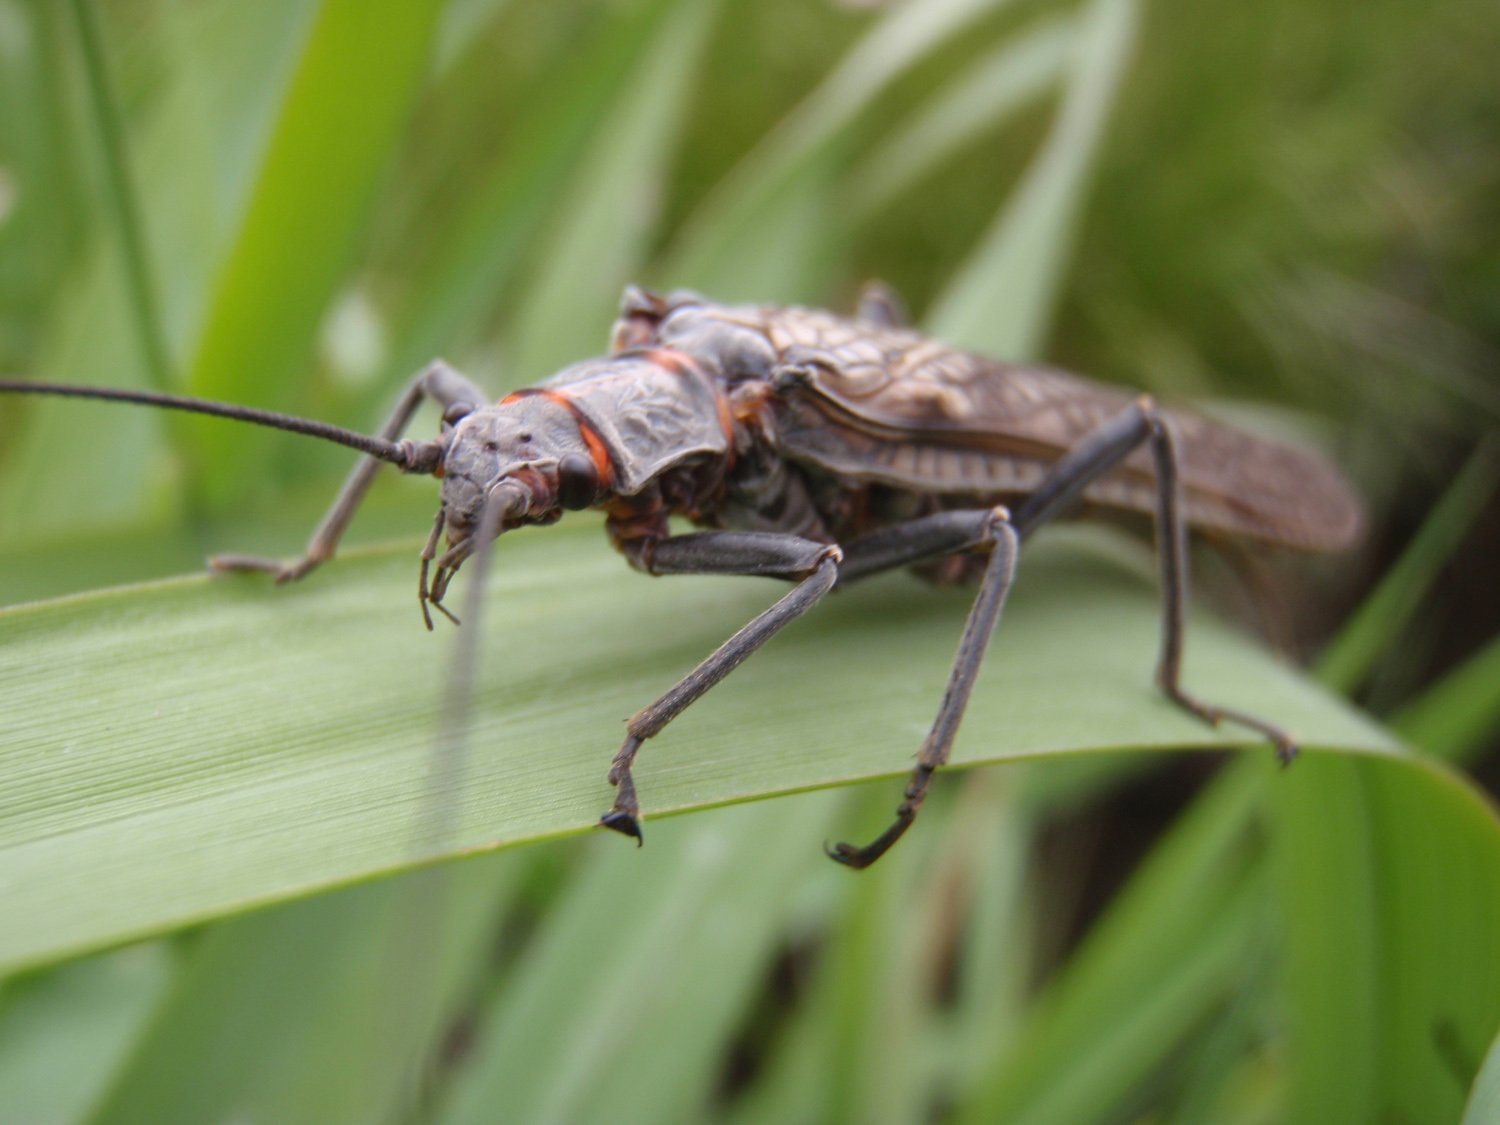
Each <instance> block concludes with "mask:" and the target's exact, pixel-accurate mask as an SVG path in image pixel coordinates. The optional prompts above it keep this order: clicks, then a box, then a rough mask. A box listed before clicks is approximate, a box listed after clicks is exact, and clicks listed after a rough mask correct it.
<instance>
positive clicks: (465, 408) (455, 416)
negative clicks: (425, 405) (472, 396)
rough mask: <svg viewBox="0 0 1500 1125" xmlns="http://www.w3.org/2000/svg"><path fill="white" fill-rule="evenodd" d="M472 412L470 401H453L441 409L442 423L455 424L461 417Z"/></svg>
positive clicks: (472, 407)
mask: <svg viewBox="0 0 1500 1125" xmlns="http://www.w3.org/2000/svg"><path fill="white" fill-rule="evenodd" d="M473 413H474V404H473V403H472V402H455V403H453V404H452V405H450V406H449V407H448V409H447V410H445V411H443V425H445V426H456V425H458V424H459V422H461V421H462V420H463V419H465V418H467V417H468V416H469V415H470V414H473Z"/></svg>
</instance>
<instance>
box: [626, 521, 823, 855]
mask: <svg viewBox="0 0 1500 1125" xmlns="http://www.w3.org/2000/svg"><path fill="white" fill-rule="evenodd" d="M623 546H624V547H625V550H626V552H627V554H628V555H629V557H630V559H631V562H632V563H634V564H635V565H636V566H638V567H639V568H640V569H642V570H645V571H647V572H648V573H650V574H734V575H761V576H764V577H769V578H788V579H796V580H798V582H797V585H796V586H795V587H794V588H793V589H792V591H791V592H790V593H788V594H787V595H786V596H785V597H783V598H782V599H781V600H780V601H778V602H777V603H776V604H775V605H773V606H771V608H770V609H768V610H766V611H765V612H764V613H762V614H761V615H760V616H759V617H757V618H755V620H753V621H751V622H750V623H749V624H748V625H746V626H745V627H744V628H743V629H741V630H740V631H739V632H738V633H736V634H735V635H734V636H732V637H730V638H729V639H728V640H727V641H725V642H724V643H723V644H722V645H720V646H719V647H718V649H717V650H715V652H714V653H713V654H712V655H711V656H709V657H708V659H706V660H704V661H703V663H701V664H699V665H698V667H696V668H694V669H693V670H692V671H691V672H689V673H688V674H687V675H686V676H684V677H683V678H682V679H681V680H679V681H678V682H677V684H676V686H675V687H673V688H672V689H671V690H670V691H668V692H667V693H666V694H665V695H663V696H662V697H661V698H660V699H658V700H657V701H656V702H655V703H653V704H651V705H650V706H649V707H646V708H644V709H642V710H641V711H638V712H637V713H636V714H635V716H634V717H633V718H631V720H630V722H629V723H628V724H627V725H626V728H625V729H626V731H627V732H628V733H627V734H626V737H625V743H624V745H623V746H621V747H620V752H619V753H618V754H616V755H615V757H614V761H613V762H612V763H611V765H610V769H609V782H610V784H611V785H613V786H614V787H615V802H614V806H613V807H612V808H611V809H610V810H609V812H607V813H605V814H604V816H603V817H601V818H600V820H599V823H600V825H602V826H603V827H605V828H613V829H614V830H615V831H616V832H622V833H624V834H625V835H627V836H634V837H635V838H636V840H637V841H639V840H640V839H641V821H640V812H641V808H640V802H639V800H638V799H637V796H636V790H635V779H634V778H633V777H632V776H631V766H632V765H633V764H634V763H635V756H636V753H637V752H638V751H639V750H640V748H641V743H642V742H644V741H645V740H646V739H648V738H651V737H653V736H654V735H656V734H659V733H660V732H661V730H662V728H663V727H665V726H666V725H667V724H668V723H670V722H671V721H672V720H673V719H675V718H676V717H677V716H678V715H680V714H682V712H683V711H684V710H686V709H687V708H688V707H689V706H690V705H691V704H692V703H693V702H695V701H696V700H697V699H698V698H699V697H700V696H701V695H703V693H704V692H706V691H708V689H709V688H711V687H713V686H714V685H715V684H717V683H718V682H719V681H720V680H722V679H723V678H724V677H725V676H727V675H729V673H730V672H732V671H734V669H735V668H737V667H738V666H739V665H740V664H742V663H743V662H744V661H745V660H746V659H747V658H748V657H749V656H750V655H751V654H752V653H753V652H755V650H756V649H758V648H760V646H761V645H763V644H765V643H766V642H767V641H768V640H770V639H771V638H772V637H773V636H775V635H776V634H777V633H778V632H780V631H781V629H782V628H783V627H784V626H786V625H788V624H789V623H791V622H792V621H793V620H795V619H796V618H798V617H800V616H802V614H804V613H806V612H807V611H808V610H809V609H811V608H812V607H813V606H814V605H816V604H817V602H818V600H819V599H820V598H822V596H823V595H824V594H826V593H828V591H829V590H830V589H831V588H832V587H833V584H834V581H835V580H836V579H837V578H838V566H839V560H840V559H841V558H842V557H843V555H842V552H841V551H840V550H839V549H838V548H837V547H835V546H831V545H829V544H826V543H815V542H813V541H812V540H810V539H802V538H799V537H797V536H795V535H775V534H771V533H766V532H750V531H704V532H697V533H695V534H692V535H677V536H673V537H671V538H669V539H657V540H650V539H637V540H632V541H628V542H626V543H625V544H623Z"/></svg>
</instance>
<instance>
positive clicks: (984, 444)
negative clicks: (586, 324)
mask: <svg viewBox="0 0 1500 1125" xmlns="http://www.w3.org/2000/svg"><path fill="white" fill-rule="evenodd" d="M615 348H616V354H617V355H620V356H622V357H629V358H631V359H637V360H646V361H647V362H655V363H658V364H663V365H665V366H666V368H667V369H671V370H674V371H675V370H677V369H681V368H684V367H690V368H692V369H693V370H694V371H695V372H696V373H697V374H698V376H699V377H698V378H692V377H691V376H688V377H687V378H686V381H687V382H688V383H690V384H693V385H695V386H701V384H702V383H703V381H704V380H703V379H702V376H703V375H707V376H708V377H709V379H710V380H711V381H712V382H713V383H714V384H717V386H718V388H719V390H720V393H721V394H722V395H724V396H725V397H726V398H727V399H728V402H729V404H730V411H731V413H732V414H733V416H734V418H735V421H736V423H737V429H736V430H735V432H734V440H733V448H732V449H728V450H725V453H726V455H727V456H730V457H734V458H735V459H736V461H737V471H736V470H735V469H728V468H727V467H726V466H724V465H720V464H711V465H707V466H705V467H704V470H705V472H706V475H709V476H724V477H725V478H726V479H727V486H726V488H725V489H724V491H723V493H722V495H721V496H720V497H719V500H718V504H717V505H716V506H714V507H711V508H706V507H705V505H704V504H703V503H702V499H701V493H702V492H703V491H704V490H703V489H702V488H699V489H697V490H695V491H697V492H698V493H699V497H698V498H697V502H696V503H693V504H690V505H685V506H683V507H681V508H679V509H678V514H684V515H688V516H689V517H691V518H693V519H695V520H697V521H699V522H701V523H703V524H705V525H707V526H714V527H727V528H739V529H744V530H763V531H781V532H789V533H791V534H796V535H803V536H809V537H812V538H817V539H821V540H824V541H827V542H843V541H845V540H846V539H847V538H848V537H850V536H853V535H859V534H862V533H864V532H866V531H869V530H872V529H873V528H875V527H878V526H881V525H882V524H886V523H891V522H895V521H897V520H900V519H909V518H911V517H913V516H917V515H922V514H926V513H928V512H931V511H936V510H940V509H942V508H961V507H962V508H974V507H990V506H993V505H996V504H1011V503H1014V502H1015V501H1016V499H1017V498H1019V497H1023V496H1025V495H1026V494H1027V493H1029V492H1030V491H1031V490H1033V489H1034V488H1036V487H1037V485H1038V484H1039V483H1040V482H1041V481H1042V479H1043V478H1044V477H1045V476H1046V474H1047V472H1048V470H1049V469H1050V468H1051V467H1052V466H1053V465H1054V464H1055V463H1056V462H1057V461H1058V460H1060V459H1061V458H1062V457H1063V455H1064V454H1066V453H1067V452H1068V450H1070V449H1071V448H1073V447H1074V446H1075V445H1076V444H1077V443H1078V442H1079V441H1080V440H1081V439H1082V438H1084V437H1085V436H1086V435H1088V434H1089V433H1090V432H1092V431H1093V430H1095V429H1097V428H1098V427H1099V426H1101V425H1103V424H1104V423H1106V422H1107V421H1109V420H1110V419H1111V418H1114V417H1116V416H1118V415H1120V414H1121V413H1122V412H1124V411H1126V410H1128V409H1129V407H1130V406H1131V404H1132V402H1133V401H1134V399H1135V397H1136V396H1132V395H1130V394H1129V393H1128V392H1124V391H1121V390H1117V389H1114V388H1111V387H1107V386H1105V385H1103V384H1099V383H1095V382H1092V381H1090V380H1086V379H1081V378H1079V377H1077V376H1074V375H1069V374H1066V373H1064V372H1060V371H1054V370H1049V369H1045V368H1038V367H1022V366H1017V365H1013V364H1007V363H1002V362H1000V361H998V360H993V359H988V358H986V357H983V356H977V355H973V354H971V353H968V352H962V351H958V350H956V349H953V348H949V347H947V346H945V345H943V344H940V343H938V342H937V341H934V340H932V339H930V338H928V337H925V336H923V335H921V334H920V333H917V332H915V331H912V330H910V329H906V328H900V327H895V326H891V325H887V324H882V323H878V322H875V321H872V320H860V319H850V318H844V317H839V316H835V315H833V314H831V313H827V312H823V311H820V310H811V309H801V308H759V307H743V306H723V305H716V304H713V303H710V302H707V301H704V300H703V299H702V298H700V297H698V296H696V295H695V294H691V293H675V294H672V295H671V296H669V297H665V298H663V297H658V296H655V295H653V294H649V293H646V292H643V291H641V290H636V289H632V290H630V291H628V292H627V295H626V302H625V308H624V315H623V316H622V318H621V320H620V321H619V323H618V324H617V325H616V329H615ZM684 360H687V361H690V362H687V363H684ZM596 362H597V361H596ZM596 370H597V368H596ZM595 378H596V379H598V376H596V377H595ZM579 383H580V380H579V378H578V376H577V375H576V374H570V373H566V372H565V373H564V374H563V375H562V376H558V377H556V378H554V379H552V380H549V381H548V382H547V383H546V384H544V386H545V387H555V388H558V389H559V390H564V391H566V389H567V387H569V386H570V385H571V386H578V385H579ZM658 393H659V395H660V399H659V403H660V404H661V405H658V406H657V407H656V409H654V410H652V409H646V410H640V409H639V407H638V408H637V410H636V411H635V413H638V414H640V415H642V416H647V417H650V416H653V415H654V416H655V417H653V421H654V420H656V418H657V417H660V418H666V417H667V416H668V415H670V414H671V410H670V409H668V408H667V406H666V404H670V405H671V406H672V407H677V406H680V405H681V404H682V402H683V396H681V395H680V394H678V393H677V392H676V390H675V389H674V387H673V386H672V385H670V380H664V381H661V385H660V386H659V387H658ZM599 397H603V396H599ZM699 409H700V414H699V416H698V417H697V418H696V419H695V422H696V427H693V426H686V425H683V424H682V422H681V421H680V420H677V419H675V418H673V419H672V420H671V422H670V424H668V425H666V426H665V427H664V429H662V430H658V431H654V432H657V433H660V434H662V435H663V436H664V437H665V438H666V440H667V442H675V441H676V440H677V437H678V435H679V434H683V433H686V432H687V431H689V430H694V431H695V432H694V434H693V436H694V440H695V441H696V442H697V451H698V452H703V453H707V452H711V451H712V452H716V451H715V450H712V449H711V447H712V446H713V444H714V441H713V438H714V437H716V432H715V431H716V429H717V427H716V424H715V410H714V409H713V408H712V407H710V406H709V404H707V403H703V404H702V405H701V406H700V408H699ZM584 413H585V414H587V415H588V416H589V417H590V418H591V419H594V418H598V419H601V420H603V419H605V418H610V419H611V420H610V422H609V423H608V424H609V425H611V426H614V425H617V422H616V421H615V419H617V418H618V416H619V414H618V412H617V411H614V410H610V409H599V408H595V409H592V410H585V411H584ZM1165 413H1166V415H1167V417H1168V419H1169V420H1170V423H1171V425H1172V426H1173V428H1174V430H1175V432H1176V435H1177V439H1178V443H1179V449H1180V452H1181V467H1182V484H1183V492H1184V515H1185V517H1186V519H1187V520H1188V522H1189V523H1190V524H1192V525H1193V526H1195V527H1198V528H1200V529H1202V530H1205V531H1209V532H1213V533H1219V534H1226V535H1233V536H1239V537H1244V538H1251V539H1256V540H1261V541H1264V542H1268V543H1273V544H1278V545H1281V546H1287V547H1293V548H1300V549H1304V550H1336V549H1339V548H1341V547H1344V546H1347V545H1348V544H1349V543H1350V542H1352V541H1353V540H1354V539H1355V538H1356V536H1357V535H1358V532H1359V528H1360V524H1361V513H1360V508H1359V505H1358V503H1357V502H1356V501H1355V500H1354V498H1353V494H1352V493H1351V491H1350V490H1349V488H1348V486H1347V485H1346V484H1345V483H1344V482H1343V479H1342V478H1341V476H1340V475H1339V474H1338V473H1337V471H1336V470H1334V469H1333V468H1332V466H1330V465H1329V464H1327V462H1325V461H1323V460H1322V459H1321V458H1319V457H1317V456H1316V455H1314V454H1312V453H1310V452H1308V451H1307V450H1304V449H1301V448H1298V447H1295V446H1289V445H1285V444H1282V443H1279V442H1274V441H1270V440H1267V439H1265V438H1259V437H1252V436H1250V435H1248V434H1244V433H1242V432H1240V431H1238V430H1235V429H1232V428H1230V427H1227V426H1223V425H1219V424H1217V423H1214V422H1210V421H1207V420H1205V419H1203V418H1200V417H1197V416H1195V415H1191V414H1185V413H1178V412H1175V411H1168V412H1165ZM719 414H720V416H722V408H720V410H719ZM611 416H613V417H611ZM720 425H722V422H720ZM602 428H603V427H602V426H601V429H602ZM610 444H611V446H612V450H614V451H616V453H617V456H619V455H621V454H624V456H623V457H621V461H622V463H625V464H629V463H630V462H631V458H630V455H629V454H628V453H626V451H625V450H624V448H623V444H622V443H619V442H617V441H611V443H610ZM634 475H635V476H636V478H637V479H639V478H641V477H643V476H645V475H649V474H643V473H640V472H637V473H635V474H634ZM1082 497H1083V499H1084V500H1085V501H1086V502H1088V503H1089V504H1092V505H1097V506H1099V507H1102V508H1110V509H1120V510H1127V511H1132V512H1143V513H1148V514H1149V513H1151V512H1152V511H1154V509H1155V505H1156V498H1157V487H1156V474H1155V470H1154V467H1153V464H1152V460H1151V456H1150V453H1149V451H1148V450H1145V449H1139V450H1137V451H1135V452H1134V453H1132V454H1131V455H1130V456H1129V457H1128V458H1126V460H1125V461H1124V463H1123V464H1122V465H1120V466H1119V467H1118V468H1116V469H1114V470H1113V471H1111V472H1110V473H1107V474H1105V475H1104V476H1103V477H1101V478H1100V479H1098V480H1096V481H1094V482H1092V483H1091V484H1089V485H1088V486H1087V487H1086V488H1085V489H1084V490H1083V493H1082ZM617 511H618V512H619V515H620V517H622V522H626V521H628V520H629V518H630V514H631V509H630V507H629V505H628V504H627V505H624V506H617Z"/></svg>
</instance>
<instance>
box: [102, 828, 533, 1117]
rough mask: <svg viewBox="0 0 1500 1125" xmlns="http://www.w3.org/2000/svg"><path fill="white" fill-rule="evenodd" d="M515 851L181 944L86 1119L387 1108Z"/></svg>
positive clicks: (480, 962) (495, 905)
mask: <svg viewBox="0 0 1500 1125" xmlns="http://www.w3.org/2000/svg"><path fill="white" fill-rule="evenodd" d="M521 858H522V857H521V856H519V855H515V854H508V855H496V856H483V857H478V858H476V859H474V860H469V861H466V862H464V863H460V864H454V865H452V866H449V867H444V868H437V869H432V870H427V871H419V872H414V873H412V874H410V875H406V876H404V877H402V878H400V879H388V880H383V881H380V882H376V883H370V884H365V885H362V886H358V887H351V888H348V889H346V890H342V891H338V892H335V893H332V894H325V895H319V896H317V897H315V898H311V899H308V900H306V901H304V902H297V903H291V904H289V905H286V906H282V907H278V908H276V909H274V910H265V911H260V912H258V913H255V914H251V915H248V916H246V917H244V918H237V919H233V920H231V921H228V922H225V923H223V924H221V925H219V926H216V927H214V928H213V929H212V930H210V931H209V932H208V933H207V934H205V935H203V936H202V937H201V938H200V939H199V940H198V941H197V942H196V943H195V944H194V946H193V948H192V951H191V954H190V956H189V959H188V962H187V964H186V965H184V967H183V971H182V974H181V977H180V979H179V981H178V984H177V987H176V989H175V990H174V992H173V995H172V997H171V1001H170V1002H169V1003H168V1004H167V1005H165V1007H164V1008H163V1010H162V1011H161V1012H160V1013H159V1014H158V1016H157V1017H156V1019H155V1020H154V1021H153V1025H152V1027H151V1030H150V1033H149V1034H148V1035H146V1036H144V1037H143V1039H142V1041H141V1042H140V1043H139V1044H138V1045H137V1047H136V1049H135V1051H134V1053H133V1055H132V1057H131V1059H130V1065H129V1066H128V1068H126V1069H125V1070H124V1071H123V1072H122V1073H121V1075H120V1077H119V1078H118V1079H117V1080H116V1082H115V1083H114V1086H113V1088H112V1089H111V1091H110V1094H109V1096H108V1097H107V1098H106V1099H105V1100H104V1102H103V1104H102V1105H101V1107H100V1109H99V1110H98V1111H97V1112H96V1113H95V1114H94V1115H93V1116H92V1117H91V1118H90V1121H91V1122H92V1123H93V1125H124V1123H128V1122H150V1123H152V1125H171V1123H174V1122H182V1123H184V1125H187V1123H191V1122H200V1121H224V1120H232V1119H234V1118H236V1117H241V1118H245V1119H249V1120H255V1121H275V1122H278V1123H279V1125H297V1123H306V1125H332V1123H335V1122H350V1123H353V1122H361V1121H378V1120H384V1119H389V1118H390V1117H391V1116H392V1114H393V1112H395V1113H397V1114H398V1115H399V1113H400V1112H402V1111H404V1110H409V1109H410V1108H411V1107H412V1106H413V1105H414V1104H415V1094H416V1090H417V1085H418V1080H419V1078H420V1075H421V1071H422V1068H423V1065H424V1064H425V1063H426V1062H427V1061H428V1057H429V1056H430V1055H431V1054H432V1053H433V1049H434V1044H435V1042H436V1041H437V1040H438V1039H440V1038H441V1036H442V1035H443V1034H444V1033H445V1032H446V1030H447V1027H448V1020H449V1019H450V1018H451V1015H452V1009H453V1007H454V1005H455V1002H456V1000H457V998H458V996H459V994H460V993H461V992H467V991H468V990H469V989H471V988H473V987H474V981H475V979H476V978H477V977H478V976H479V975H480V970H482V968H483V967H484V965H485V962H486V960H487V957H488V954H489V951H490V945H491V943H492V941H493V940H494V933H495V929H496V927H497V922H498V915H499V910H500V907H501V905H502V904H503V903H504V902H505V900H506V898H507V896H508V895H509V894H510V892H511V891H512V889H513V888H514V886H515V885H516V883H517V876H518V875H519V874H520V872H521V864H520V863H519V862H518V860H520V859H521Z"/></svg>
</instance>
